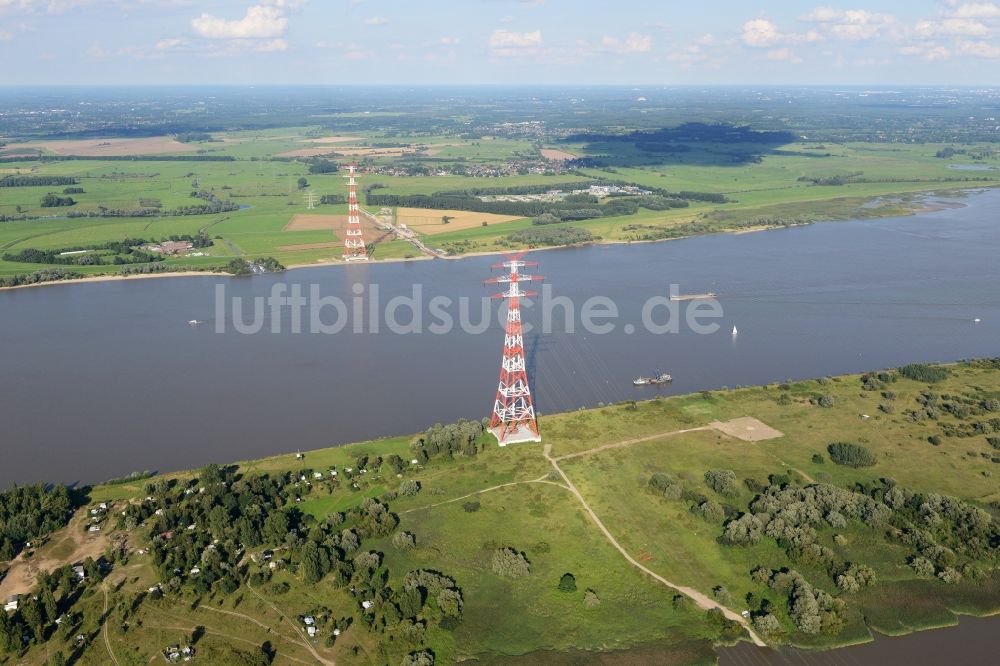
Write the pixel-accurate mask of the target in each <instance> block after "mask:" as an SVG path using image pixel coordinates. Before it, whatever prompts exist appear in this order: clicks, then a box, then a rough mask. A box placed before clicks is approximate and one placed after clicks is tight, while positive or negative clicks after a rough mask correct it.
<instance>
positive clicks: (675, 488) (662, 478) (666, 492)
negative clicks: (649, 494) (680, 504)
mask: <svg viewBox="0 0 1000 666" xmlns="http://www.w3.org/2000/svg"><path fill="white" fill-rule="evenodd" d="M649 489H650V490H652V491H653V492H654V493H656V494H657V495H662V496H663V497H664V498H665V499H668V500H679V499H680V498H681V493H682V490H683V489H682V488H681V486H680V484H679V483H677V479H676V478H674V476H673V475H672V474H665V473H663V472H657V473H656V474H654V475H653V476H652V477H651V478H650V479H649Z"/></svg>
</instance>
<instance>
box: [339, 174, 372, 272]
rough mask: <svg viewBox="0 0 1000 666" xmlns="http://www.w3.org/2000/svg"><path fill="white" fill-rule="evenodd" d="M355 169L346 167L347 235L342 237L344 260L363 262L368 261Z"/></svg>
mask: <svg viewBox="0 0 1000 666" xmlns="http://www.w3.org/2000/svg"><path fill="white" fill-rule="evenodd" d="M356 168H357V167H356V166H355V165H353V164H349V165H348V166H347V233H346V234H345V235H344V260H345V261H364V260H366V259H368V250H367V248H365V237H364V232H362V231H361V206H359V205H358V183H357V181H356V180H355V179H354V171H355V169H356Z"/></svg>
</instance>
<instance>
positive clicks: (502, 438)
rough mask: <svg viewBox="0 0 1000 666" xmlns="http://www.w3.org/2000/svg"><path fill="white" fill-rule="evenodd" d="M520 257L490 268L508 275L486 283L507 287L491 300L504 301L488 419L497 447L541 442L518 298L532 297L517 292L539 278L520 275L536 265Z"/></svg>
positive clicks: (529, 293) (519, 255)
mask: <svg viewBox="0 0 1000 666" xmlns="http://www.w3.org/2000/svg"><path fill="white" fill-rule="evenodd" d="M521 256H522V255H521V254H516V255H512V256H511V257H510V259H509V261H505V262H502V263H499V264H494V265H493V266H492V268H494V269H497V268H503V269H506V270H507V271H508V272H507V274H506V275H501V276H500V277H495V278H490V279H488V280H486V282H487V283H492V284H498V285H505V286H506V287H507V291H505V292H503V293H500V294H495V295H494V296H493V298H505V299H507V328H506V332H505V334H504V342H503V359H502V360H501V362H500V385H499V386H498V388H497V397H496V401H495V402H494V403H493V416H492V417H491V418H490V432H491V433H493V435H494V436H495V437H496V438H497V442H498V443H499V444H500V446H507V445H508V444H517V443H520V442H540V441H542V437H541V435H539V434H538V422H537V421H536V420H535V407H534V404H533V402H532V400H531V388H530V387H529V386H528V372H527V364H526V363H525V360H524V332H523V328H522V326H521V298H522V297H530V296H535V295H536V294H535V292H531V291H521V283H522V282H531V281H533V280H541V279H542V278H541V277H540V276H537V275H522V274H521V269H522V268H525V267H527V266H537V265H538V264H537V263H535V262H527V261H522V260H521Z"/></svg>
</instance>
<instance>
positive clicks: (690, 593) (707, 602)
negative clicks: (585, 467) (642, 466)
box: [543, 428, 767, 647]
mask: <svg viewBox="0 0 1000 666" xmlns="http://www.w3.org/2000/svg"><path fill="white" fill-rule="evenodd" d="M702 429H703V428H698V430H702ZM660 436H662V435H660ZM648 439H653V438H647V440H648ZM612 446H614V445H607V446H604V447H599V448H598V449H591V451H589V452H593V451H596V450H599V449H601V448H611V447H612ZM618 446H627V444H625V443H620V444H618ZM543 451H544V455H545V459H546V460H548V461H549V462H550V463H551V464H552V467H553V468H554V469H555V470H556V472H558V473H559V476H561V477H562V480H563V483H565V484H566V487H567V488H568V489H569V491H570V492H571V493H573V495H575V496H576V498H577V499H578V500H579V501H580V504H581V506H583V509H584V511H586V512H587V514H588V515H589V516H590V519H591V520H592V521H594V524H595V525H597V527H598V529H600V530H601V532H602V533H603V534H604V537H605V538H606V539H607V540H608V543H610V544H611V545H612V546H614V547H615V549H616V550H617V551H618V552H619V553H621V555H622V557H624V558H625V559H626V560H627V561H628V562H629V564H631V565H632V566H634V567H636V568H637V569H639V570H640V571H642V572H644V573H646V574H648V575H649V576H652V577H653V578H655V579H656V580H658V581H660V582H661V583H663V584H664V585H666V586H667V587H669V588H672V589H674V590H677V591H678V592H680V593H681V594H683V595H685V596H687V597H690V598H691V599H693V600H694V602H695V603H696V604H698V606H699V607H701V608H704V609H705V610H710V609H712V608H718V609H719V610H720V611H722V614H723V615H725V616H726V617H727V618H729V619H730V620H733V621H734V622H739V623H740V625H742V627H743V628H744V629H745V630H746V631H747V633H748V634H749V635H750V639H751V640H752V641H753V642H754V644H755V645H758V646H760V647H764V646H765V645H767V644H766V643H765V642H764V641H763V640H761V638H760V636H758V635H757V634H756V632H754V630H753V628H751V627H750V624H749V623H748V622H747V621H746V618H744V617H743V616H742V615H740V614H739V613H737V612H736V611H734V610H732V609H729V608H726V607H725V606H723V605H721V604H719V603H717V602H715V601H713V600H712V599H711V598H709V597H708V596H706V595H704V594H702V593H701V592H699V591H698V590H695V589H694V588H691V587H685V586H683V585H677V584H676V583H672V582H670V581H669V580H667V579H666V578H664V577H663V576H661V575H660V574H658V573H656V572H655V571H652V570H651V569H649V568H647V567H645V566H643V565H642V564H640V563H639V562H638V561H637V560H636V559H635V558H634V557H632V556H631V555H629V553H628V551H627V550H625V548H624V547H622V545H621V544H620V543H618V540H617V539H616V538H615V537H614V535H612V534H611V532H610V530H608V528H607V527H605V526H604V523H603V522H601V519H600V518H598V517H597V514H596V513H594V510H593V509H591V508H590V505H589V504H587V500H586V499H584V497H583V495H582V494H581V493H580V491H579V490H577V487H576V486H575V485H573V482H572V481H570V479H569V477H568V476H566V473H565V472H564V471H563V470H562V468H561V467H559V463H558V461H557V459H556V458H553V457H552V456H551V452H552V445H551V444H546V445H545V448H544V450H543ZM584 453H588V452H584ZM575 455H582V454H574V456H575ZM568 457H572V456H568Z"/></svg>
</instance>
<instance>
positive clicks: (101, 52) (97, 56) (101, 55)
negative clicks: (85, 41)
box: [87, 42, 114, 60]
mask: <svg viewBox="0 0 1000 666" xmlns="http://www.w3.org/2000/svg"><path fill="white" fill-rule="evenodd" d="M87 55H88V56H90V57H91V58H93V59H94V60H108V59H109V58H111V57H112V56H113V55H114V54H113V53H112V52H111V51H109V50H108V49H107V48H105V46H104V44H101V43H100V42H91V43H90V46H88V47H87Z"/></svg>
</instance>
